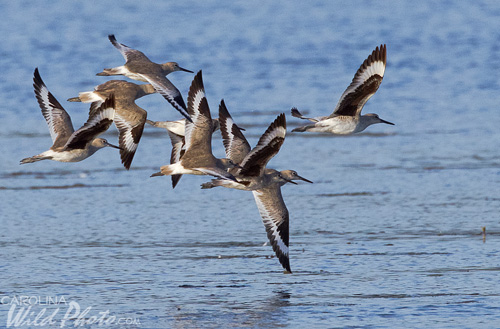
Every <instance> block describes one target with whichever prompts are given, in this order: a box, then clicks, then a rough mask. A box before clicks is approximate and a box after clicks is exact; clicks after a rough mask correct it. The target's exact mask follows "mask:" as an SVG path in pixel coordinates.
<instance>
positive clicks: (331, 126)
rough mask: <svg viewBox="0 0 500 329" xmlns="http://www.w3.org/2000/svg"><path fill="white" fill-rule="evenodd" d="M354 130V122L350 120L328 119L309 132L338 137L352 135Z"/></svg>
mask: <svg viewBox="0 0 500 329" xmlns="http://www.w3.org/2000/svg"><path fill="white" fill-rule="evenodd" d="M355 129H356V122H355V121H354V120H352V119H350V118H346V119H344V118H338V117H336V118H329V119H326V120H323V121H320V122H318V123H316V124H315V125H314V127H313V128H311V129H308V130H309V131H315V132H324V133H331V134H338V135H346V134H352V133H353V132H354V130H355Z"/></svg>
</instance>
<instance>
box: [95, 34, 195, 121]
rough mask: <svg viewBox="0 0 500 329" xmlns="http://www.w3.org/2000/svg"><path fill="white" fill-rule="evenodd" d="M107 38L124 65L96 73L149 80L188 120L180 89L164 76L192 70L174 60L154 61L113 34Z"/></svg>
mask: <svg viewBox="0 0 500 329" xmlns="http://www.w3.org/2000/svg"><path fill="white" fill-rule="evenodd" d="M108 38H109V41H111V43H112V44H113V46H115V48H116V49H118V50H119V51H120V53H121V54H122V55H123V57H124V58H125V61H126V62H125V65H122V66H118V67H115V68H111V69H104V71H103V72H101V73H97V75H99V76H110V75H124V76H126V77H128V78H130V79H134V80H139V81H144V82H149V83H150V84H151V85H152V86H153V87H154V89H156V91H158V93H159V94H160V95H162V96H163V97H164V98H165V99H166V100H167V101H168V102H169V103H170V104H171V105H172V106H173V107H174V108H175V109H176V110H177V111H179V112H180V113H181V114H182V115H183V116H184V117H186V118H187V119H188V120H191V119H190V118H189V114H188V113H187V112H186V104H185V103H184V100H183V99H182V95H181V93H180V91H179V90H178V89H177V88H176V87H175V86H174V85H173V84H172V82H170V80H168V79H167V78H166V76H167V75H168V74H170V73H172V72H175V71H184V72H189V73H194V72H193V71H190V70H186V69H184V68H182V67H180V66H179V64H177V63H175V62H168V63H163V64H157V63H154V62H152V61H150V60H149V58H147V57H146V55H144V53H142V52H141V51H139V50H136V49H132V48H130V47H128V46H125V45H124V44H122V43H119V42H118V41H116V38H115V36H114V35H113V34H110V35H109V36H108Z"/></svg>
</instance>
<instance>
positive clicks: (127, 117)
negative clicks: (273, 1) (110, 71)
mask: <svg viewBox="0 0 500 329" xmlns="http://www.w3.org/2000/svg"><path fill="white" fill-rule="evenodd" d="M155 92H156V91H155V89H154V88H153V87H152V86H151V85H150V84H142V85H138V84H135V83H132V82H128V81H124V80H111V81H107V82H105V83H103V84H100V85H98V86H97V87H95V88H94V90H93V91H85V92H81V93H79V96H78V97H73V98H70V99H68V101H70V102H84V103H89V102H91V103H92V105H91V107H90V115H91V114H92V111H93V109H95V108H96V107H97V106H99V105H100V104H101V103H102V102H103V100H104V99H106V98H107V97H108V96H109V95H111V94H113V95H114V97H115V110H116V112H115V119H114V122H115V125H116V128H117V129H118V131H119V133H120V136H119V140H120V148H121V149H120V156H121V160H122V163H123V165H124V167H125V168H126V169H127V170H128V169H130V165H131V164H132V160H133V158H134V155H135V152H136V151H137V147H138V146H139V141H140V140H141V136H142V132H143V130H144V125H145V124H146V117H147V112H146V111H145V110H144V109H143V108H141V107H140V106H138V105H137V104H136V103H135V100H136V99H138V98H141V97H143V96H145V95H149V94H152V93H155Z"/></svg>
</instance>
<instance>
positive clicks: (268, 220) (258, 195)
mask: <svg viewBox="0 0 500 329" xmlns="http://www.w3.org/2000/svg"><path fill="white" fill-rule="evenodd" d="M252 192H253V194H254V197H255V203H256V204H257V208H258V209H259V213H260V216H261V217H262V222H263V223H264V226H265V227H266V230H267V231H270V232H271V234H272V237H273V239H274V241H276V245H277V247H278V248H279V250H280V251H281V253H283V254H284V255H285V256H286V257H288V251H289V250H288V246H287V245H285V242H284V241H283V240H282V239H281V236H280V234H279V231H278V225H277V224H279V223H280V222H281V220H282V218H275V217H276V214H273V212H272V210H273V209H272V206H271V207H269V206H268V205H266V204H265V203H264V202H263V200H262V199H264V198H265V195H264V193H262V192H261V191H258V190H257V191H252ZM272 243H273V241H272V240H271V244H272Z"/></svg>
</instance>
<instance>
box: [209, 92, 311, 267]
mask: <svg viewBox="0 0 500 329" xmlns="http://www.w3.org/2000/svg"><path fill="white" fill-rule="evenodd" d="M219 121H220V127H221V133H222V139H223V142H224V147H225V150H226V156H227V158H229V159H231V160H232V161H233V162H234V163H238V164H239V167H236V168H234V169H231V170H230V172H231V173H232V174H234V176H235V177H236V181H230V180H221V179H214V180H212V181H211V182H208V183H204V184H202V188H204V189H206V188H213V187H216V186H223V187H228V188H234V189H239V190H245V191H252V193H253V195H254V198H255V202H256V204H257V208H258V209H259V213H260V215H261V217H262V222H263V223H264V226H265V228H266V232H267V237H268V239H269V241H270V242H271V245H272V247H273V250H274V252H275V253H276V256H277V257H278V259H279V261H280V263H281V265H282V266H283V268H284V269H285V270H286V271H287V272H290V273H291V272H292V271H291V268H290V260H289V252H288V246H289V243H288V242H289V228H288V227H289V214H288V209H287V208H286V205H285V202H284V201H283V197H282V195H281V186H283V185H285V184H286V183H293V184H296V183H295V182H294V181H293V180H303V181H306V182H309V183H312V182H311V181H310V180H308V179H305V178H304V177H301V176H299V175H298V174H297V172H296V171H294V170H283V171H277V170H274V169H268V168H266V165H267V163H268V162H269V160H271V158H272V157H274V156H275V155H276V154H277V153H278V152H279V150H280V148H281V145H282V144H283V142H284V140H285V135H286V120H285V114H284V113H282V114H280V115H279V116H278V117H277V118H276V120H274V122H273V123H271V125H270V126H269V127H268V128H267V130H266V132H265V133H264V134H263V135H262V136H261V137H260V139H259V141H258V143H257V146H255V147H254V148H253V149H251V148H250V144H249V143H248V141H247V140H246V138H245V136H244V135H243V133H242V132H241V130H240V128H239V127H238V126H237V125H236V124H235V123H234V121H233V119H232V117H231V115H230V114H229V112H228V110H227V108H226V105H225V103H224V100H222V101H221V104H220V106H219Z"/></svg>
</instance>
